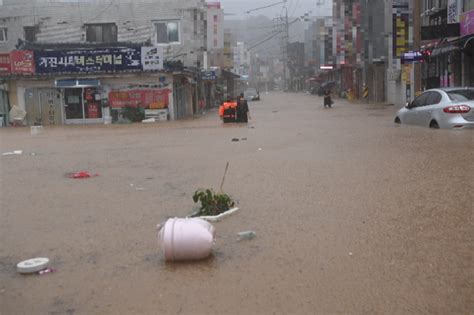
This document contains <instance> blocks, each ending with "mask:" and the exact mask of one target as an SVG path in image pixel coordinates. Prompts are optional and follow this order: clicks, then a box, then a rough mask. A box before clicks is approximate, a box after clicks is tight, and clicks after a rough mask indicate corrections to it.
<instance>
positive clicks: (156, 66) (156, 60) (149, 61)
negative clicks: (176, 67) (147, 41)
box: [142, 46, 163, 70]
mask: <svg viewBox="0 0 474 315" xmlns="http://www.w3.org/2000/svg"><path fill="white" fill-rule="evenodd" d="M142 65H143V70H163V47H160V46H157V47H142Z"/></svg>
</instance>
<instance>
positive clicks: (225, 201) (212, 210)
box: [193, 189, 235, 216]
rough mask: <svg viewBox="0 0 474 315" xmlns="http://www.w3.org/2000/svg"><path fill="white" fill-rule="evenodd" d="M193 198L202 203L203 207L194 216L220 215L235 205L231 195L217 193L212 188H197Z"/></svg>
mask: <svg viewBox="0 0 474 315" xmlns="http://www.w3.org/2000/svg"><path fill="white" fill-rule="evenodd" d="M193 200H194V202H195V203H198V202H200V203H201V208H200V209H199V211H198V212H197V213H196V214H194V216H204V215H218V214H221V213H223V212H225V211H227V210H229V209H231V208H232V207H233V206H234V205H235V202H234V200H233V199H232V198H231V197H230V196H229V195H227V194H225V193H215V192H214V191H213V190H212V189H198V190H196V192H195V193H194V195H193Z"/></svg>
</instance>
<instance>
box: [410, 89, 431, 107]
mask: <svg viewBox="0 0 474 315" xmlns="http://www.w3.org/2000/svg"><path fill="white" fill-rule="evenodd" d="M428 94H429V92H425V93H423V94H421V95H420V96H418V97H417V98H415V100H414V101H413V103H411V107H421V106H425V105H426V100H427V98H428Z"/></svg>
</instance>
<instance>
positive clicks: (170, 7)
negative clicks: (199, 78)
mask: <svg viewBox="0 0 474 315" xmlns="http://www.w3.org/2000/svg"><path fill="white" fill-rule="evenodd" d="M30 2H33V0H30ZM206 10H207V9H206V8H205V5H204V0H189V1H182V0H181V1H171V0H155V1H150V0H148V1H147V2H141V1H140V0H139V1H133V2H132V1H127V2H125V1H117V0H116V1H112V2H110V1H107V2H106V3H45V4H42V5H32V4H17V2H15V4H14V5H13V4H12V5H3V6H2V7H1V10H0V27H7V29H8V41H7V42H6V43H0V51H10V50H13V49H15V45H16V44H17V43H18V39H24V30H23V27H24V26H37V27H39V32H38V34H37V42H41V43H84V42H85V41H86V30H85V27H84V25H85V24H90V23H93V24H96V23H115V24H116V25H117V36H118V41H119V42H135V43H143V42H147V41H150V42H151V43H152V44H155V29H154V24H153V22H154V21H161V20H177V21H179V23H180V32H181V34H180V35H181V38H180V43H179V44H176V45H174V44H173V45H166V46H165V50H164V51H165V57H168V58H173V57H174V56H176V55H181V56H182V57H181V58H180V59H181V60H183V61H184V63H185V65H186V66H197V65H200V64H202V51H203V50H205V49H206V45H207V43H206V40H205V39H206V32H207V30H206V28H205V24H206V22H205V21H206V18H207V15H206ZM198 62H199V64H198Z"/></svg>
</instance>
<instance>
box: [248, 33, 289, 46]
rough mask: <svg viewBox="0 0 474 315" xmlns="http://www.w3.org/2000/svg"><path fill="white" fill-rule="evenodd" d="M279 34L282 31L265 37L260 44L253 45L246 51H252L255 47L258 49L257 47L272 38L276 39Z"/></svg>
mask: <svg viewBox="0 0 474 315" xmlns="http://www.w3.org/2000/svg"><path fill="white" fill-rule="evenodd" d="M281 33H282V31H278V32H276V33H274V34H273V35H271V36H269V37H267V38H266V39H264V40H263V41H261V42H260V43H258V44H255V45H253V46H252V47H249V49H248V50H252V49H254V48H255V47H258V46H260V45H262V44H263V43H265V42H268V41H269V40H271V39H272V38H274V37H276V36H277V35H279V34H281Z"/></svg>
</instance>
